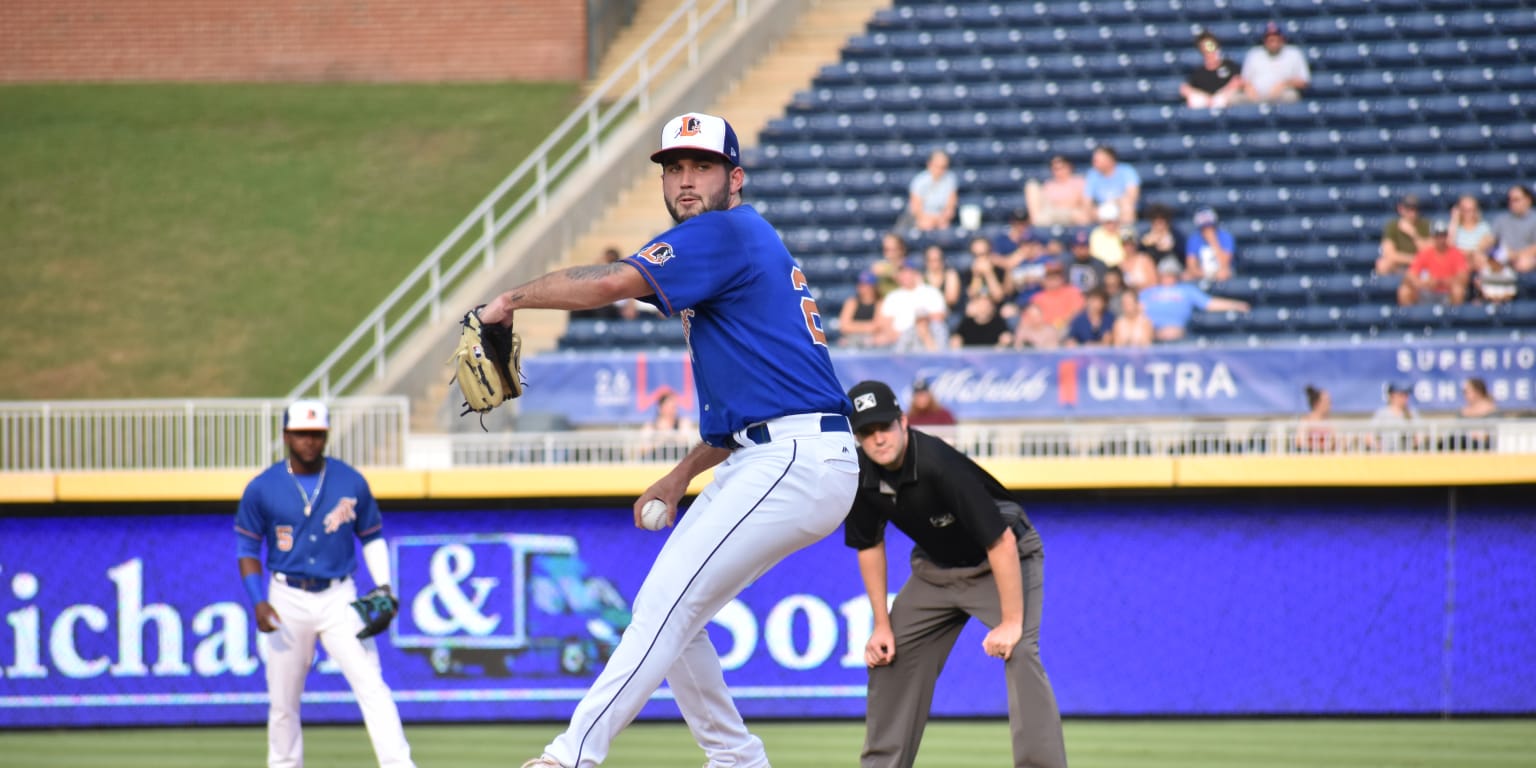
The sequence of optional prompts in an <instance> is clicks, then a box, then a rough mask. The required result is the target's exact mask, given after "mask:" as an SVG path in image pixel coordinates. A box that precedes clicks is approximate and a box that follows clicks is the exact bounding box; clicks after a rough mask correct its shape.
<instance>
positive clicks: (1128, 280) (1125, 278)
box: [1106, 239, 1177, 297]
mask: <svg viewBox="0 0 1536 768" xmlns="http://www.w3.org/2000/svg"><path fill="white" fill-rule="evenodd" d="M1175 258H1177V256H1175ZM1110 269H1111V270H1119V272H1120V278H1121V283H1122V284H1123V286H1124V287H1128V288H1130V289H1132V290H1136V291H1139V290H1141V289H1143V288H1145V287H1147V286H1149V285H1151V284H1153V283H1155V282H1157V262H1156V261H1153V259H1152V256H1151V255H1150V254H1148V253H1147V252H1146V251H1145V250H1143V249H1142V247H1141V243H1139V242H1136V241H1135V240H1134V239H1133V240H1132V241H1130V242H1127V243H1126V244H1125V259H1124V260H1123V261H1121V262H1120V263H1119V264H1118V265H1116V266H1113V267H1110ZM1107 274H1108V273H1106V276H1107ZM1114 293H1115V292H1114V291H1110V295H1111V297H1113V295H1114Z"/></svg>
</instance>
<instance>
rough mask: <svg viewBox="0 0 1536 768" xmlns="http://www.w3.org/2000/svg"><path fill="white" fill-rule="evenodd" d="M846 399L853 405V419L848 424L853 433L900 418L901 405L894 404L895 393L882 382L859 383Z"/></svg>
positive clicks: (849, 391)
mask: <svg viewBox="0 0 1536 768" xmlns="http://www.w3.org/2000/svg"><path fill="white" fill-rule="evenodd" d="M848 399H849V400H850V401H852V403H853V417H852V418H850V419H848V423H849V424H851V425H852V426H853V431H854V432H858V431H859V430H861V429H863V428H865V427H867V426H870V425H871V424H889V423H891V422H893V421H895V420H897V419H899V418H901V403H898V402H896V393H895V392H892V391H891V388H890V387H888V386H886V385H885V383H884V382H879V381H861V382H859V383H857V384H855V385H853V389H850V390H848Z"/></svg>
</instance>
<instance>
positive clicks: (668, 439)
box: [634, 388, 699, 461]
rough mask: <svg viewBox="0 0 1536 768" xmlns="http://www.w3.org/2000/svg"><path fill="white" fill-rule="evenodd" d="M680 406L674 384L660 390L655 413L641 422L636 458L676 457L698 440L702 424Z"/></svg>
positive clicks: (668, 458)
mask: <svg viewBox="0 0 1536 768" xmlns="http://www.w3.org/2000/svg"><path fill="white" fill-rule="evenodd" d="M680 406H681V404H680V403H679V402H678V396H677V393H676V392H675V391H673V390H672V389H671V388H663V389H662V390H661V391H660V393H658V394H657V396H656V413H655V415H653V416H652V417H651V420H650V421H647V422H645V423H644V424H642V425H640V435H641V437H640V439H639V440H638V441H637V443H636V444H635V446H634V449H635V456H636V457H637V458H643V459H650V460H654V461H676V460H677V458H678V457H679V456H681V455H683V454H685V453H687V452H688V449H689V448H690V447H692V445H693V444H694V443H696V442H698V439H699V427H698V425H697V424H694V423H693V420H691V419H689V418H688V417H687V416H685V415H683V412H682V410H681V407H680ZM668 448H670V449H672V450H671V452H668V450H667V449H668Z"/></svg>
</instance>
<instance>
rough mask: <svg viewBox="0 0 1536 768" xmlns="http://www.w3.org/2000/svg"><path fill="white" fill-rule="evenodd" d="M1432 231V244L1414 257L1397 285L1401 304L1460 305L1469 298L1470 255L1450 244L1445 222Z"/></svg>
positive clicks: (1436, 223)
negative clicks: (1468, 263)
mask: <svg viewBox="0 0 1536 768" xmlns="http://www.w3.org/2000/svg"><path fill="white" fill-rule="evenodd" d="M1430 233H1431V235H1432V237H1431V238H1430V245H1429V247H1427V248H1425V249H1424V250H1421V251H1419V253H1418V255H1416V256H1414V257H1413V264H1411V265H1409V267H1408V271H1407V272H1406V273H1404V274H1403V282H1402V283H1401V284H1399V285H1398V286H1397V303H1398V306H1403V307H1411V306H1413V305H1414V304H1417V303H1419V302H1420V301H1432V302H1436V303H1446V302H1448V303H1450V305H1451V306H1459V305H1460V304H1461V303H1462V302H1464V301H1466V300H1467V275H1468V274H1470V271H1469V269H1468V267H1467V257H1466V256H1465V255H1463V254H1462V252H1461V251H1458V250H1456V248H1455V246H1452V245H1451V237H1450V230H1449V228H1448V227H1447V226H1446V223H1445V222H1444V221H1436V222H1435V223H1434V226H1433V227H1431V228H1430Z"/></svg>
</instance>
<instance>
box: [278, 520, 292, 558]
mask: <svg viewBox="0 0 1536 768" xmlns="http://www.w3.org/2000/svg"><path fill="white" fill-rule="evenodd" d="M276 533H277V551H279V552H291V551H293V526H291V525H279V526H277V530H276Z"/></svg>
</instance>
